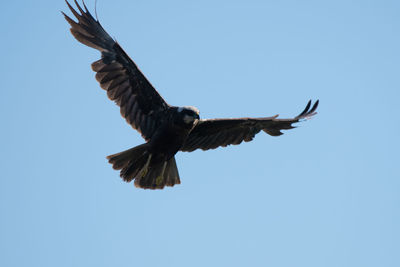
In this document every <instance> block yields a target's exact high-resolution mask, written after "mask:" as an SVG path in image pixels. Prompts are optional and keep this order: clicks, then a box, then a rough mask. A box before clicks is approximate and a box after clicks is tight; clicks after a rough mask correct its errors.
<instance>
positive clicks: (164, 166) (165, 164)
mask: <svg viewBox="0 0 400 267" xmlns="http://www.w3.org/2000/svg"><path fill="white" fill-rule="evenodd" d="M167 163H168V162H167V161H164V164H163V167H162V170H161V173H160V175H159V176H157V179H156V185H161V184H162V182H163V177H164V172H165V168H166V167H167Z"/></svg>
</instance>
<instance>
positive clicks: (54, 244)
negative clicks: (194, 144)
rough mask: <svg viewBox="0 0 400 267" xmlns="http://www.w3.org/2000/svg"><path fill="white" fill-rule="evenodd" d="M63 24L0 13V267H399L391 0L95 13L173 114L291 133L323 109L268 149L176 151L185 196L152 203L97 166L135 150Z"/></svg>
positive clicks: (138, 4) (265, 139)
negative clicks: (291, 126) (296, 119)
mask: <svg viewBox="0 0 400 267" xmlns="http://www.w3.org/2000/svg"><path fill="white" fill-rule="evenodd" d="M87 5H88V7H89V8H90V10H92V11H93V10H94V1H89V0H88V1H87ZM61 10H63V11H67V7H66V5H65V3H64V2H63V1H8V2H7V3H3V5H2V11H3V12H2V16H0V25H1V26H0V34H1V36H2V38H1V39H2V42H0V48H1V51H2V64H0V70H1V73H2V86H1V88H2V89H1V90H0V116H1V124H2V125H1V131H0V137H1V139H0V140H1V147H2V153H0V160H1V161H0V162H1V170H2V171H1V178H0V218H1V220H0V265H1V266H41V267H43V266H274V267H284V266H285V267H286V266H288V267H289V266H290V267H292V266H305V267H314V266H315V267H320V266H327V267H331V266H332V267H333V266H341V267H342V266H349V267H350V266H351V267H354V266H362V267H369V266H371V267H372V266H385V267H391V266H400V256H399V253H398V252H399V251H400V229H399V225H400V214H399V210H400V209H399V204H400V194H399V191H400V180H399V178H400V167H399V150H400V141H399V136H400V135H399V134H400V123H399V122H400V121H399V115H400V108H399V104H398V102H399V98H400V94H399V89H400V80H399V70H400V50H399V47H400V37H399V34H398V32H399V27H400V17H399V16H398V13H399V11H400V2H398V1H388V0H387V1H340V0H335V1H290V0H288V1H209V0H204V1H196V2H194V1H174V0H172V1H122V0H115V1H106V0H99V1H98V4H97V13H98V15H99V18H100V21H101V23H102V25H103V26H104V28H105V29H106V30H107V31H108V32H109V33H110V35H111V36H113V37H115V38H116V39H117V40H118V42H119V43H120V44H121V46H122V47H123V48H124V49H125V50H126V51H127V53H128V54H129V55H130V56H131V57H132V58H133V59H134V60H135V62H136V63H137V64H138V65H139V67H140V68H141V70H142V71H143V72H144V74H145V75H146V76H147V77H148V79H149V80H150V81H151V82H152V84H153V85H154V86H155V87H156V88H157V90H158V91H159V92H160V94H161V95H162V96H163V97H164V98H165V99H166V100H167V102H169V103H170V104H173V105H193V106H196V107H198V108H199V109H200V112H201V116H202V117H203V118H214V117H242V116H270V115H274V114H277V113H279V114H281V116H282V117H290V116H294V115H296V114H298V112H300V111H301V110H302V108H304V106H305V104H306V103H307V101H308V100H309V99H320V101H321V103H320V107H319V114H318V115H317V116H316V117H315V119H312V120H310V121H306V122H303V123H301V125H300V127H299V128H297V129H295V130H291V131H287V132H286V134H285V135H283V136H281V137H278V138H276V137H271V136H268V135H266V134H259V135H258V136H257V137H256V138H255V140H254V141H253V142H251V143H245V144H242V145H240V146H232V147H228V148H220V149H217V150H213V151H207V152H203V151H196V152H193V153H179V154H178V155H177V156H176V157H177V164H178V168H179V171H180V175H181V179H182V184H181V185H179V186H176V187H173V188H167V189H165V190H162V191H144V190H140V189H136V188H135V187H134V186H133V185H132V184H126V183H124V182H122V181H121V179H120V178H119V174H118V172H116V171H114V170H112V168H111V166H110V165H109V164H108V163H107V161H106V159H105V156H107V155H109V154H112V153H116V152H119V151H121V150H124V149H127V148H130V147H132V146H136V145H138V144H141V143H142V142H143V140H142V139H141V137H140V135H139V134H138V133H137V132H135V131H133V130H132V129H131V128H130V126H129V125H127V124H126V123H125V121H124V120H123V119H122V118H121V117H120V114H119V110H118V108H117V106H116V105H115V104H113V103H112V102H111V101H109V100H108V99H107V97H106V95H105V92H104V91H103V90H101V89H100V87H99V86H98V84H97V82H96V81H95V79H94V73H93V72H92V71H91V69H90V64H91V63H92V62H93V61H95V60H97V59H98V57H99V53H98V52H97V51H95V50H93V49H91V48H88V47H85V46H83V45H82V44H80V43H78V42H77V41H76V40H74V39H73V37H72V36H71V34H70V33H69V26H68V25H67V23H66V21H64V19H63V17H62V16H61V14H60V11H61ZM68 14H70V13H69V12H68Z"/></svg>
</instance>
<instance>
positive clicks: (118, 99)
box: [62, 0, 169, 140]
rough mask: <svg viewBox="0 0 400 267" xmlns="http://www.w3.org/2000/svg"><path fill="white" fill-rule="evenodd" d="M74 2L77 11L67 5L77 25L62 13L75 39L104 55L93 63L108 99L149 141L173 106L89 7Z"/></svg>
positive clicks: (97, 78)
mask: <svg viewBox="0 0 400 267" xmlns="http://www.w3.org/2000/svg"><path fill="white" fill-rule="evenodd" d="M74 2H75V5H76V8H77V10H75V9H74V8H73V7H72V6H71V5H70V4H69V3H68V2H67V1H66V3H67V5H68V7H69V9H70V10H71V12H72V14H73V15H74V16H75V18H76V19H77V21H74V20H73V19H71V18H70V17H68V16H67V15H66V14H65V13H64V12H62V13H63V15H64V17H65V19H66V20H67V22H68V23H69V24H70V25H71V33H72V35H73V36H74V37H75V38H76V39H77V40H78V41H79V42H81V43H83V44H85V45H87V46H89V47H92V48H95V49H97V50H99V51H100V52H101V59H99V60H97V61H95V62H93V63H92V70H93V71H95V72H96V80H97V81H98V82H99V83H100V87H101V88H103V89H104V90H106V91H107V96H108V98H110V99H111V100H113V101H115V103H116V104H117V105H118V106H120V108H121V115H122V116H123V117H124V118H125V119H126V121H127V122H128V123H129V124H130V125H131V126H132V127H133V128H134V129H136V130H138V131H139V132H140V133H141V134H142V136H143V138H145V139H146V140H148V139H149V138H150V137H151V136H152V135H153V134H154V131H155V130H156V128H157V126H158V125H159V124H160V123H161V122H162V118H163V117H164V115H165V112H166V111H167V110H168V109H169V105H168V104H167V103H166V102H165V100H164V99H163V98H162V97H161V96H160V95H159V94H158V92H157V91H156V90H155V89H154V87H153V86H152V85H151V84H150V82H149V81H148V80H147V79H146V77H145V76H144V75H143V74H142V73H141V71H140V70H139V68H138V67H137V66H136V64H135V63H134V62H133V61H132V59H130V58H129V56H128V55H127V54H126V53H125V51H124V50H123V49H122V48H121V47H120V46H119V44H118V43H117V42H115V41H114V40H113V39H112V38H111V37H110V35H108V33H107V32H106V31H105V30H104V29H103V27H102V26H101V24H100V23H99V21H98V20H96V19H94V18H93V16H92V15H91V14H90V12H89V11H88V9H87V7H86V5H85V3H83V9H82V7H81V6H80V5H79V4H78V3H77V2H76V0H74ZM147 125H148V126H147Z"/></svg>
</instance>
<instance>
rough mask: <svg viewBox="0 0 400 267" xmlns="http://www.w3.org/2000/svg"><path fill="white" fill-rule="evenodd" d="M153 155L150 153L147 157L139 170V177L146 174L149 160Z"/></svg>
mask: <svg viewBox="0 0 400 267" xmlns="http://www.w3.org/2000/svg"><path fill="white" fill-rule="evenodd" d="M152 156H153V154H150V156H149V158H148V159H147V161H146V164H145V165H144V166H143V168H142V169H141V170H140V177H144V176H146V174H147V172H148V170H149V165H150V161H151V157H152Z"/></svg>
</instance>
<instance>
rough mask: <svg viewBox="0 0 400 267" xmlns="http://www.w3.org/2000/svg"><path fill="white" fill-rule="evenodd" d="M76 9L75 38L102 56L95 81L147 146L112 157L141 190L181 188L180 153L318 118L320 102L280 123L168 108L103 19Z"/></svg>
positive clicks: (189, 108)
mask: <svg viewBox="0 0 400 267" xmlns="http://www.w3.org/2000/svg"><path fill="white" fill-rule="evenodd" d="M74 2H75V5H76V9H75V8H73V7H72V6H71V4H70V3H69V2H68V1H67V0H66V4H67V6H68V8H69V9H70V11H71V12H72V14H73V15H74V16H75V18H76V21H75V20H73V19H71V18H70V17H69V16H67V15H66V14H65V13H64V12H62V11H61V13H62V14H63V15H64V18H65V19H66V20H67V22H68V23H69V24H70V26H71V28H70V31H71V33H72V35H73V36H74V37H75V38H76V40H78V41H79V42H81V43H82V44H84V45H86V46H89V47H91V48H94V49H96V50H98V51H100V53H101V58H100V59H99V60H97V61H95V62H93V63H92V64H91V67H92V69H93V71H94V72H96V76H95V77H96V80H97V81H98V82H99V83H100V87H101V88H102V89H104V90H105V91H106V92H107V96H108V98H109V99H111V100H113V101H114V102H115V103H116V104H117V105H118V106H119V107H120V112H121V115H122V117H123V118H125V120H126V122H127V123H128V124H130V125H131V126H132V127H133V129H135V130H137V131H138V132H139V133H140V134H141V136H142V137H143V138H144V140H145V143H143V144H141V145H138V146H136V147H133V148H130V149H128V150H125V151H122V152H119V153H116V154H112V155H109V156H107V159H108V162H109V163H111V164H112V167H113V169H115V170H119V171H120V176H121V178H122V179H123V180H124V181H126V182H132V181H133V180H134V185H135V186H136V187H138V188H143V189H163V188H164V187H165V186H174V185H176V184H180V183H181V180H180V176H179V172H178V168H177V165H176V160H175V154H176V153H177V152H179V151H183V152H192V151H194V150H196V149H202V150H209V149H215V148H217V147H226V146H228V145H238V144H240V143H242V142H243V141H244V142H249V141H252V140H253V138H254V137H255V135H256V134H258V133H259V132H261V131H263V132H265V133H267V134H269V135H271V136H279V135H281V134H283V133H282V132H281V130H289V129H293V128H295V126H293V124H294V123H297V122H300V121H302V120H305V119H309V118H311V117H313V116H314V115H315V114H317V112H316V109H317V107H318V103H319V100H317V101H316V102H314V104H313V105H311V104H312V101H311V100H310V101H309V102H308V103H307V105H306V107H305V109H304V110H303V111H302V112H301V113H300V114H299V115H297V116H296V117H294V118H290V119H280V118H278V115H275V116H272V117H260V118H249V117H244V118H226V119H201V118H200V113H199V110H198V109H197V108H195V107H192V106H185V107H178V106H173V105H170V104H168V103H167V102H166V101H165V100H164V99H163V98H162V97H161V95H160V94H159V93H158V92H157V91H156V89H155V88H154V87H153V86H152V85H151V83H150V82H149V81H148V80H147V78H146V77H145V76H144V75H143V73H142V72H141V71H140V70H139V68H138V67H137V65H136V64H135V62H134V61H133V60H132V59H131V58H130V57H129V56H128V55H127V53H126V52H125V51H124V50H123V49H122V47H121V46H120V45H119V44H118V42H117V41H115V40H114V39H113V38H111V37H110V35H109V34H108V33H107V32H106V31H105V30H104V28H103V27H102V25H101V24H100V22H99V20H98V19H97V16H96V19H95V18H94V17H93V16H92V15H91V13H90V12H89V11H88V9H87V7H86V5H85V3H84V2H82V5H83V8H82V7H81V6H80V5H79V4H78V2H77V1H76V0H74Z"/></svg>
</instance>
